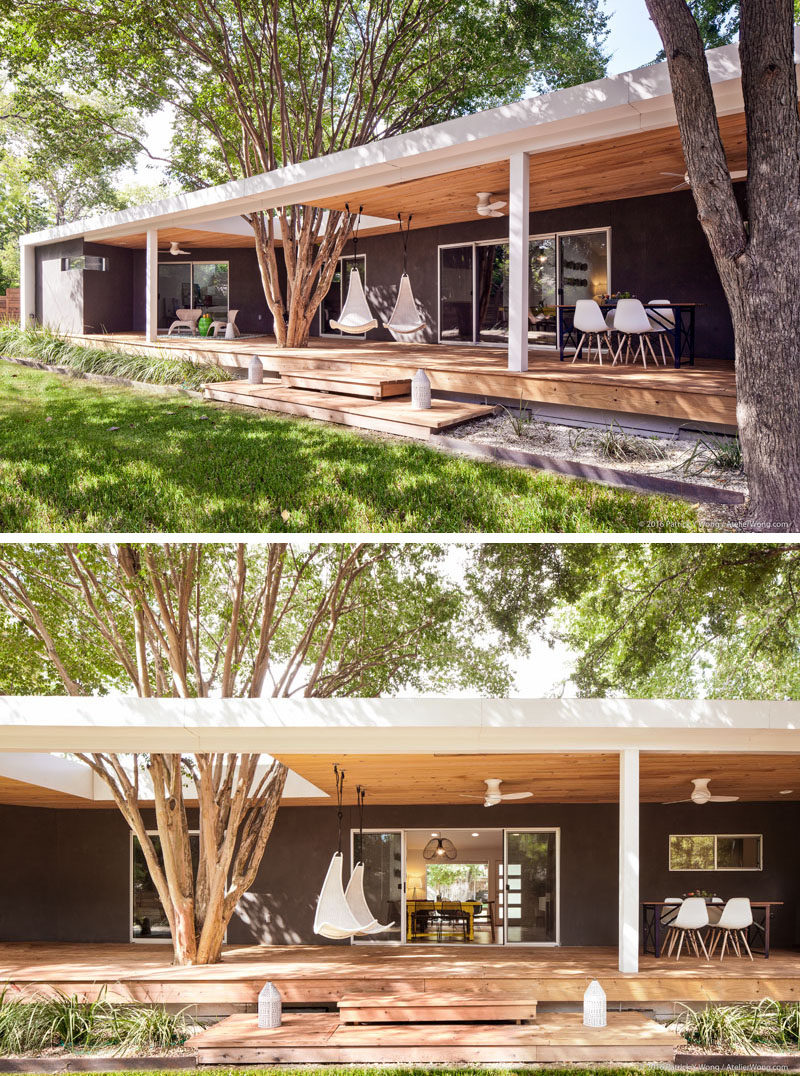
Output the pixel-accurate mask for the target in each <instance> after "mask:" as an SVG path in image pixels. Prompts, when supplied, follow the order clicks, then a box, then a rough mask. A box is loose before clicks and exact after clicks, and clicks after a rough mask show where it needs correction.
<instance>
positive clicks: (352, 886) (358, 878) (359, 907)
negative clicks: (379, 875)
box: [344, 863, 394, 935]
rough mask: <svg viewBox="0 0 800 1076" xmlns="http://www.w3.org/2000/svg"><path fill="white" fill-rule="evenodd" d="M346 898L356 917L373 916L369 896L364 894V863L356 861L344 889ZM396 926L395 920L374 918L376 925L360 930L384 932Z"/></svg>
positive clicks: (362, 931)
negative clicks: (381, 921)
mask: <svg viewBox="0 0 800 1076" xmlns="http://www.w3.org/2000/svg"><path fill="white" fill-rule="evenodd" d="M344 896H345V900H346V901H347V903H348V904H349V905H350V911H351V912H352V913H353V915H354V916H355V917H356V919H360V920H362V921H366V920H367V919H370V918H372V912H371V911H370V910H369V905H368V904H367V898H366V897H365V896H364V864H363V863H356V865H355V868H354V869H353V873H352V874H351V875H350V881H349V882H348V883H347V889H345V891H344ZM393 926H394V921H392V922H391V923H379V922H378V921H377V919H376V920H374V925H373V926H371V927H367V928H366V929H364V930H359V932H358V933H359V935H361V934H382V933H383V931H384V930H389V929H390V928H391V927H393Z"/></svg>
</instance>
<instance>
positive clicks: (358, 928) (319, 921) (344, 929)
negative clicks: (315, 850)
mask: <svg viewBox="0 0 800 1076" xmlns="http://www.w3.org/2000/svg"><path fill="white" fill-rule="evenodd" d="M343 863H344V856H343V855H342V853H341V852H334V854H333V859H331V862H330V866H329V867H328V873H327V874H326V875H325V881H324V882H323V883H322V889H321V890H320V894H319V900H318V901H317V912H316V915H315V916H314V933H315V934H321V935H322V937H323V938H352V937H353V936H354V935H355V934H362V933H367V932H369V931H370V930H371V929H372V928H373V927H374V926H375V925H376V924H377V922H378V920H377V919H375V917H374V916H372V915H370V913H369V909H368V908H367V916H368V917H369V918H358V917H357V916H356V914H355V913H354V911H353V909H352V908H351V907H350V904H349V903H348V900H347V897H346V896H345V892H344V888H343V885H342V865H343ZM348 888H349V886H348ZM364 907H365V908H366V901H365V902H364ZM381 929H383V928H381Z"/></svg>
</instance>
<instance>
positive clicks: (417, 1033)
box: [186, 1012, 683, 1064]
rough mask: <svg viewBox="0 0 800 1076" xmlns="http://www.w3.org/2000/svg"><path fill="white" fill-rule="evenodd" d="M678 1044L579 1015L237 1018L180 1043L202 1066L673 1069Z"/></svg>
mask: <svg viewBox="0 0 800 1076" xmlns="http://www.w3.org/2000/svg"><path fill="white" fill-rule="evenodd" d="M682 1043H683V1039H682V1038H681V1036H679V1035H677V1034H676V1033H675V1032H672V1031H670V1030H669V1029H668V1028H666V1027H664V1026H662V1025H661V1024H657V1023H656V1022H655V1021H654V1020H651V1019H650V1018H649V1017H647V1016H645V1015H644V1014H642V1013H637V1012H634V1013H609V1016H608V1025H607V1026H606V1027H604V1028H587V1027H584V1026H583V1018H582V1016H581V1014H580V1013H548V1014H546V1015H545V1017H544V1018H543V1019H542V1020H541V1022H540V1023H538V1024H511V1025H508V1024H449V1025H436V1024H386V1025H375V1024H373V1025H368V1026H363V1025H359V1026H351V1025H343V1024H340V1023H339V1020H338V1017H337V1016H336V1015H335V1014H330V1013H285V1014H284V1017H283V1022H282V1025H281V1027H279V1028H274V1029H270V1030H263V1031H262V1030H260V1029H259V1027H258V1021H257V1017H256V1016H254V1015H251V1014H246V1013H237V1014H236V1015H235V1016H229V1017H227V1019H225V1020H221V1021H220V1022H219V1023H217V1024H214V1025H212V1026H211V1027H209V1028H206V1029H205V1030H203V1031H201V1032H199V1033H198V1034H196V1035H194V1036H193V1037H192V1038H191V1039H189V1040H188V1042H187V1043H186V1045H187V1047H188V1048H189V1049H192V1050H195V1051H196V1053H197V1058H198V1061H199V1063H201V1064H223V1063H225V1064H228V1063H234V1062H242V1063H247V1062H255V1061H264V1062H267V1061H270V1062H279V1061H282V1060H286V1061H297V1060H300V1059H303V1058H304V1059H306V1060H320V1061H334V1062H337V1061H338V1062H357V1061H359V1060H363V1061H379V1060H380V1061H384V1062H386V1063H389V1062H392V1061H414V1060H420V1061H421V1060H425V1059H427V1060H428V1061H430V1062H436V1061H442V1062H446V1061H454V1060H458V1059H461V1058H467V1059H471V1060H474V1061H481V1060H486V1061H502V1060H510V1061H519V1060H522V1061H524V1060H528V1061H559V1060H564V1061H569V1060H575V1061H587V1060H591V1061H613V1060H618V1061H626V1060H627V1061H657V1060H660V1061H667V1062H669V1061H671V1060H672V1059H673V1057H674V1053H675V1049H676V1047H677V1046H679V1045H681V1044H682Z"/></svg>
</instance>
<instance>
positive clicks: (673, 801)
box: [661, 800, 692, 807]
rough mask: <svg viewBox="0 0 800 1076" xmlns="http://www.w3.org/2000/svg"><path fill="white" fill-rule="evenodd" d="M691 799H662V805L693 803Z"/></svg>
mask: <svg viewBox="0 0 800 1076" xmlns="http://www.w3.org/2000/svg"><path fill="white" fill-rule="evenodd" d="M691 802H692V801H691V800H662V801H661V806H662V807H670V806H671V805H672V804H673V803H691Z"/></svg>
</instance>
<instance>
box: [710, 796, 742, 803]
mask: <svg viewBox="0 0 800 1076" xmlns="http://www.w3.org/2000/svg"><path fill="white" fill-rule="evenodd" d="M738 799H739V797H738V796H712V797H711V799H710V800H709V803H735V802H736V801H737V800H738Z"/></svg>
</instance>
